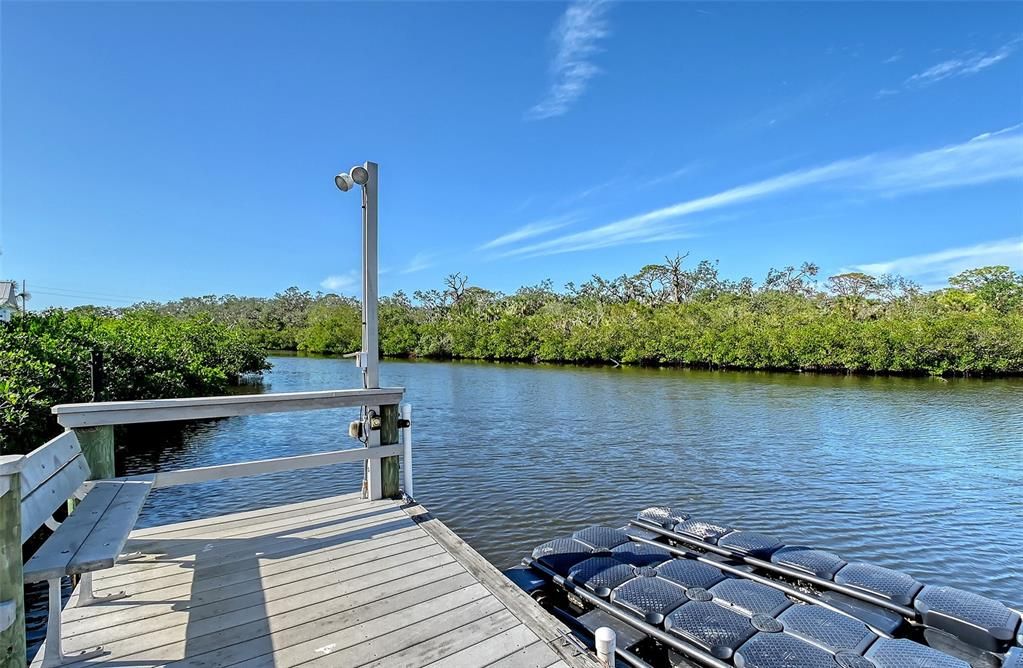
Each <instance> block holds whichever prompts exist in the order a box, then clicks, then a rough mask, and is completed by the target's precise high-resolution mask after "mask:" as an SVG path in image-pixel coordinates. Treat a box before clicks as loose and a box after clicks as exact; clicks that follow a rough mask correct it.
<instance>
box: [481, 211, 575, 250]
mask: <svg viewBox="0 0 1023 668" xmlns="http://www.w3.org/2000/svg"><path fill="white" fill-rule="evenodd" d="M576 220H577V218H576V216H575V214H567V215H564V216H557V217H554V218H545V219H544V220H538V221H536V222H534V223H529V224H528V225H523V226H522V227H520V228H518V229H515V230H512V231H511V232H509V233H507V234H502V235H501V236H499V237H497V238H496V239H491V240H490V241H488V242H487V243H485V244H483V245H482V246H480V247H479V248H477V250H488V249H491V248H499V247H501V246H507V245H508V244H513V243H516V242H519V241H525V240H526V239H532V238H533V237H538V236H540V235H541V234H546V233H548V232H553V231H554V230H556V229H559V228H562V227H564V226H565V225H568V224H569V223H572V222H574V221H576Z"/></svg>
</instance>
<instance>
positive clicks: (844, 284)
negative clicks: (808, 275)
mask: <svg viewBox="0 0 1023 668" xmlns="http://www.w3.org/2000/svg"><path fill="white" fill-rule="evenodd" d="M880 289H881V283H880V282H879V281H878V280H877V278H875V277H874V276H871V275H870V274H864V273H863V272H859V271H853V272H849V273H845V274H836V275H834V276H830V277H828V290H829V291H830V292H831V293H832V294H834V295H835V296H837V297H862V298H867V297H876V296H877V294H878V292H879V291H880Z"/></svg>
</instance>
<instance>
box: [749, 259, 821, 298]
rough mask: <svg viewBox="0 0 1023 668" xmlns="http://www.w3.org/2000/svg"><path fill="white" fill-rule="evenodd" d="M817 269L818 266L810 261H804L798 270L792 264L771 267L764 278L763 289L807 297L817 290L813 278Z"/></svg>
mask: <svg viewBox="0 0 1023 668" xmlns="http://www.w3.org/2000/svg"><path fill="white" fill-rule="evenodd" d="M819 271H820V267H818V266H817V265H816V264H814V263H812V262H804V263H803V264H801V265H799V269H798V270H797V269H796V268H795V267H793V266H788V267H785V268H784V269H775V268H773V267H772V268H771V269H770V270H768V272H767V278H765V279H764V284H763V289H764V290H766V291H777V292H784V293H786V294H790V295H799V296H803V297H809V296H812V295H814V294H816V292H817V283H816V281H814V280H813V279H814V277H816V276H817V273H818V272H819Z"/></svg>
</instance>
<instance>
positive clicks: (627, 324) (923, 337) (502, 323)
mask: <svg viewBox="0 0 1023 668" xmlns="http://www.w3.org/2000/svg"><path fill="white" fill-rule="evenodd" d="M687 260H688V258H687V256H684V255H677V256H675V257H667V258H665V261H664V262H663V263H657V264H650V265H647V266H645V267H643V268H641V269H640V270H639V271H638V272H637V273H635V274H632V275H628V274H626V275H622V276H618V277H615V278H604V277H601V276H598V275H594V276H593V277H592V278H591V279H590V280H588V281H585V282H583V283H581V284H579V285H575V284H573V283H569V284H567V285H566V286H565V287H564V289H562V290H556V289H555V288H554V287H553V285H552V283H551V282H550V281H544V282H541V283H539V284H537V285H531V286H525V287H522V288H520V289H518V290H516V291H515V292H514V293H511V294H505V293H502V292H498V291H494V290H488V289H485V288H483V287H480V286H476V285H472V284H471V283H470V282H469V279H468V277H467V276H465V275H464V274H461V273H455V274H451V275H449V276H448V277H447V278H446V279H445V280H444V284H443V285H442V286H440V287H438V288H436V289H431V290H420V291H416V292H414V293H413V294H412V295H411V297H410V296H409V295H407V294H406V293H404V292H401V291H399V292H396V293H394V294H392V295H390V296H386V297H383V298H381V300H380V305H379V316H380V349H381V352H382V354H383V355H386V356H398V357H426V358H442V359H443V358H467V359H483V360H519V361H549V362H581V363H593V362H598V363H599V362H616V363H632V364H674V365H691V366H699V367H710V368H735V369H775V370H807V371H829V372H855V373H904V374H931V375H990V374H1020V373H1023V275H1021V274H1019V273H1017V272H1014V271H1012V270H1011V269H1009V268H1008V267H1005V266H991V267H981V268H977V269H971V270H968V271H964V272H962V273H960V274H957V275H956V276H953V277H951V278H950V279H949V285H948V287H947V288H945V289H941V290H935V291H929V292H925V291H923V290H921V289H920V287H919V286H918V285H916V284H915V283H913V282H912V281H909V280H907V279H905V278H903V277H899V276H891V275H889V276H880V277H876V276H871V275H868V274H864V273H858V272H853V273H843V274H838V275H835V276H831V277H828V278H827V279H825V280H821V279H820V278H819V277H818V273H819V268H818V267H817V266H816V265H814V264H812V263H804V264H802V265H801V266H798V267H795V266H790V267H784V268H781V269H771V270H770V271H769V272H768V274H767V276H766V277H765V278H764V279H763V280H762V281H759V282H757V281H754V280H753V279H751V278H743V279H741V280H738V281H734V280H729V279H727V278H724V277H722V276H721V275H720V273H719V270H718V266H717V263H715V262H710V261H707V260H704V261H701V262H698V263H695V264H692V265H689V264H687ZM139 309H141V310H148V311H154V312H157V313H161V314H165V315H169V316H173V317H176V318H182V317H195V316H198V315H200V314H202V315H205V316H208V317H210V318H212V319H213V320H215V321H216V322H219V323H222V324H224V325H225V326H228V327H231V328H233V329H237V330H238V331H242V332H245V333H246V336H247V337H248V339H249V340H250V341H252V342H254V343H255V344H256V345H258V346H260V347H262V348H265V349H268V350H273V349H279V350H300V351H308V352H316V353H349V352H352V351H355V350H358V349H359V348H360V346H361V341H360V338H361V315H360V313H361V310H360V304H359V301H358V300H357V299H356V298H354V297H351V296H343V295H337V294H332V293H315V294H313V293H310V292H308V291H302V290H299V289H298V288H294V287H292V288H289V289H287V290H285V291H284V292H281V293H279V294H277V295H274V296H273V297H271V298H256V297H236V296H233V295H227V296H222V297H217V296H206V297H197V298H186V299H181V300H178V301H174V302H170V303H164V304H157V303H153V304H142V305H139V306H137V307H133V310H139Z"/></svg>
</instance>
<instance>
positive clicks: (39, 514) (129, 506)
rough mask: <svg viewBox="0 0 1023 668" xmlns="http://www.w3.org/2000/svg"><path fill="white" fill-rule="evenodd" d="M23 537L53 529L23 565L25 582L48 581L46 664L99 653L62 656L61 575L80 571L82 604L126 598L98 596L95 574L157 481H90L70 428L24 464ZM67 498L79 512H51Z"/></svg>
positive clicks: (112, 559)
mask: <svg viewBox="0 0 1023 668" xmlns="http://www.w3.org/2000/svg"><path fill="white" fill-rule="evenodd" d="M20 473H21V541H22V543H24V542H25V541H26V540H28V539H29V537H31V536H32V534H34V533H35V532H36V530H37V529H39V527H41V526H42V525H44V524H45V525H47V526H48V527H50V528H51V529H55V530H54V532H53V534H52V535H51V536H50V537H49V538H48V539H47V540H46V542H45V543H43V545H42V547H40V548H39V550H38V551H36V553H35V554H34V555H33V556H32V557H31V558H30V559H29V560H28V561H27V562H25V565H24V581H25V582H26V583H30V582H42V581H44V580H45V581H47V582H48V583H49V617H48V620H47V625H46V644H45V645H44V646H43V651H44V652H45V655H44V657H43V665H44V666H59V665H61V664H63V663H66V662H70V661H80V660H82V659H86V658H92V657H95V656H99V655H100V654H102V648H96V649H92V650H88V651H85V652H81V653H77V654H74V655H69V656H65V655H64V654H63V653H62V651H61V628H60V612H61V580H62V579H63V578H64V577H65V576H72V575H78V576H80V580H79V584H78V605H89V604H91V603H94V602H96V601H104V600H113V599H117V598H123V597H124V593H123V592H121V593H115V594H108V595H106V596H96V595H95V594H94V593H93V591H92V573H93V572H95V571H98V570H103V569H105V568H112V567H113V566H114V564H115V563H116V562H117V560H118V558H119V557H120V556H121V551H122V550H123V549H124V544H125V542H126V541H127V539H128V534H129V533H130V532H131V530H132V528H133V527H134V526H135V522H136V520H137V519H138V516H139V513H140V512H141V510H142V506H143V504H144V503H145V502H146V497H147V496H148V495H149V491H150V489H151V488H152V484H153V483H152V479H151V478H149V479H146V478H145V477H134V478H132V479H130V480H98V481H93V482H89V477H90V475H91V472H90V470H89V464H88V462H86V459H85V457H84V455H83V454H82V448H81V445H80V444H79V442H78V438H77V437H76V436H75V433H74V432H73V431H66V432H64V433H63V434H61V435H60V436H58V437H56V438H55V439H53V440H51V441H49V442H48V443H46V444H45V445H43V446H42V447H40V448H38V449H36V450H33V451H32V452H30V453H29V454H28V455H26V456H25V457H24V458H23V459H22V460H21V462H20ZM68 499H76V500H77V503H76V504H75V507H74V510H73V511H72V512H71V514H70V515H69V516H68V517H67V519H66V520H64V521H63V522H61V523H58V522H56V520H54V519H53V513H54V512H55V511H56V510H57V509H58V508H59V507H61V506H63V505H64V504H65V502H66V501H67V500H68Z"/></svg>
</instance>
